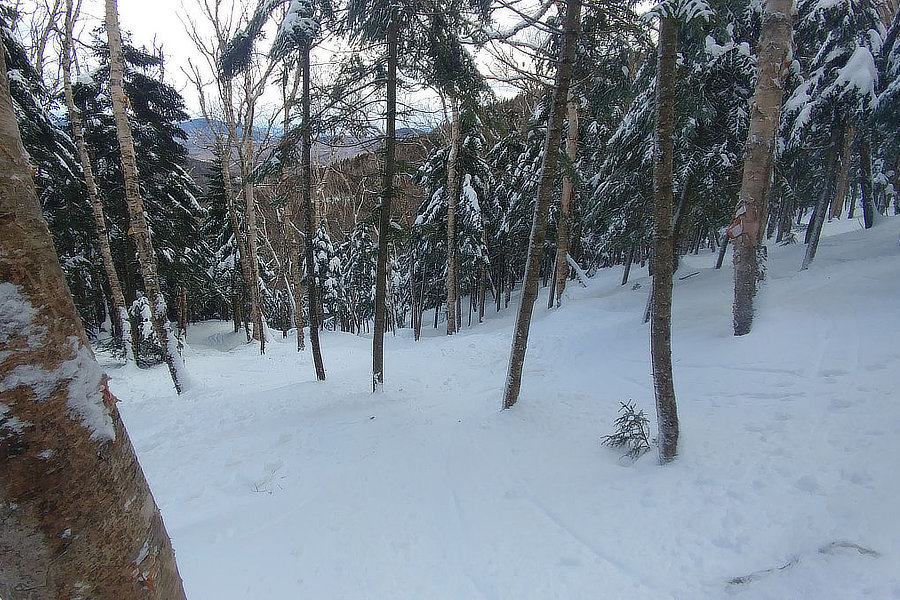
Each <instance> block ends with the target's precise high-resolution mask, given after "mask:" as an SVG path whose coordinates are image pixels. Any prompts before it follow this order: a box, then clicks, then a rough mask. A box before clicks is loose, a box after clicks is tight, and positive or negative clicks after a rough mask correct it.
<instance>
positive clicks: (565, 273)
mask: <svg viewBox="0 0 900 600" xmlns="http://www.w3.org/2000/svg"><path fill="white" fill-rule="evenodd" d="M566 112H567V121H568V130H567V131H566V157H567V158H568V163H569V164H568V165H567V168H566V172H565V173H564V174H563V180H562V194H561V195H560V197H559V217H558V218H557V221H556V277H555V279H554V284H553V288H552V289H551V290H550V303H551V306H552V303H553V298H554V297H555V298H556V305H557V306H559V305H560V304H561V303H562V295H563V292H565V291H566V281H567V280H568V278H569V263H568V261H566V255H567V254H568V252H569V235H570V233H571V231H572V221H573V218H572V210H573V206H574V204H575V185H574V182H573V181H572V177H571V172H572V171H574V169H575V158H576V157H577V156H578V103H577V101H576V99H575V96H574V94H573V93H572V90H571V89H570V90H569V96H568V101H567V105H566Z"/></svg>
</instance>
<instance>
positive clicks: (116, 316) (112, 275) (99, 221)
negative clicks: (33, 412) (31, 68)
mask: <svg viewBox="0 0 900 600" xmlns="http://www.w3.org/2000/svg"><path fill="white" fill-rule="evenodd" d="M75 18H76V15H75V14H74V11H73V7H72V0H66V23H65V27H66V31H65V35H64V36H63V47H62V52H61V53H60V60H61V61H62V64H61V65H60V67H61V69H62V76H63V91H64V94H65V97H66V110H67V111H68V113H69V121H70V122H71V124H72V136H73V137H74V138H75V146H76V147H77V148H78V160H79V161H80V163H81V169H82V172H83V173H84V184H85V187H86V188H87V192H88V199H89V200H90V202H91V212H92V213H93V215H94V226H95V227H96V228H97V243H98V245H99V246H100V262H101V264H102V266H103V272H104V274H105V275H106V281H107V283H109V294H110V300H112V308H113V310H112V313H113V314H112V323H113V330H114V331H113V333H114V335H115V336H116V337H118V338H119V339H120V340H121V343H122V348H123V350H124V352H125V362H126V363H128V362H132V361H134V360H135V357H134V348H133V346H132V343H131V342H132V338H131V320H130V319H129V318H128V307H127V306H126V304H125V294H123V293H122V285H121V284H120V283H119V275H118V273H116V266H115V263H114V262H113V257H112V249H111V248H110V246H109V234H108V232H107V229H106V216H105V215H104V214H103V203H102V202H101V201H100V194H99V193H98V191H97V183H96V181H95V180H94V170H93V167H92V165H91V157H90V155H89V154H88V151H87V146H86V145H85V142H84V128H83V125H82V121H81V113H80V112H79V110H78V109H77V108H76V106H75V96H74V94H73V93H72V73H71V70H72V52H73V50H72V30H73V28H74V26H75Z"/></svg>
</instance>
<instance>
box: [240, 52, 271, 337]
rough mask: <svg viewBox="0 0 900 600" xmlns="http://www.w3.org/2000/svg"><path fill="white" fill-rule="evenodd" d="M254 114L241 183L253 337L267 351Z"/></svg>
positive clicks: (249, 122)
mask: <svg viewBox="0 0 900 600" xmlns="http://www.w3.org/2000/svg"><path fill="white" fill-rule="evenodd" d="M244 78H245V83H244V85H245V88H248V89H249V86H250V70H249V69H248V70H247V71H245V72H244ZM253 115H254V110H253V108H252V107H250V108H248V109H247V118H246V119H245V123H244V138H245V139H244V144H243V148H242V150H241V155H240V162H241V187H242V188H243V192H244V226H245V228H246V229H247V255H248V256H247V258H248V260H249V262H250V281H248V282H247V287H248V288H249V290H250V318H251V319H252V320H253V339H255V340H259V353H260V354H265V353H266V332H265V329H264V327H263V322H264V319H263V311H262V301H261V298H260V293H259V243H258V241H257V235H258V231H257V227H256V194H255V190H254V186H253V183H252V182H251V181H250V175H251V168H250V162H251V158H252V156H253V134H252V130H253Z"/></svg>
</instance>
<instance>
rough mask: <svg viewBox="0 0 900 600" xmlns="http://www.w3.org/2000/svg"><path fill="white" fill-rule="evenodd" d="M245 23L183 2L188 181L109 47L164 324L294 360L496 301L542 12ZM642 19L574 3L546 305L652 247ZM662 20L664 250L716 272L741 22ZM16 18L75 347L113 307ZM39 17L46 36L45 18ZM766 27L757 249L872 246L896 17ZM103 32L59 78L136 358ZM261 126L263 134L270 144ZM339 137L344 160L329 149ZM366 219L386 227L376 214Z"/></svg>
mask: <svg viewBox="0 0 900 600" xmlns="http://www.w3.org/2000/svg"><path fill="white" fill-rule="evenodd" d="M211 6H213V7H217V10H213V9H210V7H211ZM204 7H205V8H204ZM250 8H251V9H255V12H250V13H249V15H246V16H244V17H240V15H241V14H243V13H242V12H241V11H240V10H237V9H234V10H235V12H234V13H233V15H234V17H233V18H230V17H229V18H226V17H225V14H226V13H228V14H232V13H230V12H228V11H231V10H232V8H231V5H230V3H229V4H227V5H226V4H225V3H211V4H210V3H205V4H198V5H197V6H193V7H192V6H187V7H186V10H187V11H188V14H189V15H190V17H191V20H192V21H191V22H192V23H193V25H194V27H195V29H196V31H200V30H202V29H203V28H204V27H205V28H207V29H210V30H211V31H213V32H214V34H215V35H213V36H211V37H210V38H209V39H206V38H203V37H202V36H201V34H199V33H196V34H195V42H196V44H197V55H198V56H199V57H200V59H198V60H196V61H195V62H194V63H192V65H194V66H192V69H193V70H192V72H191V73H190V78H191V81H192V83H193V84H195V87H196V89H197V92H198V94H199V95H200V97H201V98H202V110H203V116H204V117H205V118H206V121H207V124H208V126H209V128H210V130H211V131H212V133H213V135H212V140H211V149H212V150H213V151H214V154H215V157H216V158H215V161H214V162H213V164H211V165H209V166H208V168H207V169H206V171H205V172H197V171H195V172H193V173H189V172H188V171H187V169H186V167H185V165H186V161H187V152H186V150H185V149H184V146H183V145H182V143H181V142H182V141H183V139H184V133H183V132H182V130H181V129H179V127H178V124H179V123H180V122H182V121H184V120H185V119H187V116H188V115H187V114H186V112H185V107H184V101H183V99H182V98H181V97H180V95H179V94H178V92H177V91H176V90H175V89H174V88H173V87H171V86H170V85H168V84H166V83H165V82H164V81H165V79H164V77H163V75H164V68H165V60H164V55H163V53H162V51H161V49H153V50H149V51H148V50H146V49H138V48H134V47H131V46H128V45H127V43H126V49H125V53H124V55H125V71H124V74H125V90H126V95H127V98H128V101H129V107H128V110H129V116H130V118H131V127H132V131H133V135H134V143H135V147H136V150H137V155H138V157H139V165H138V170H139V174H140V191H141V194H142V196H143V199H144V206H145V212H146V215H147V219H148V225H149V229H150V234H151V235H152V238H153V244H154V247H155V250H156V258H157V261H158V263H159V264H158V268H159V280H160V285H161V288H162V293H163V295H164V296H165V299H166V305H167V306H168V318H169V319H171V320H172V321H174V322H176V323H180V329H181V330H183V328H184V325H185V323H186V322H187V321H188V320H200V319H208V318H223V319H232V320H233V321H234V324H235V330H238V329H241V328H243V329H244V330H245V331H246V332H247V337H248V340H250V339H256V340H259V341H260V343H261V345H262V349H263V350H264V342H265V332H266V331H267V330H268V329H269V328H271V329H274V330H281V331H283V332H287V331H288V330H290V329H298V328H299V329H298V331H299V335H298V347H300V348H303V347H304V344H305V340H304V337H303V336H304V332H303V327H304V326H308V325H309V324H310V323H314V324H315V327H316V328H329V329H335V330H340V331H347V332H355V333H362V332H375V333H376V337H377V336H378V335H380V334H383V332H384V330H388V331H390V330H395V329H397V328H402V327H412V328H413V329H414V330H415V336H416V338H418V336H419V334H420V332H421V329H422V327H446V329H447V332H448V333H454V332H455V331H457V330H458V329H459V328H460V327H465V326H470V325H474V324H476V323H477V322H479V321H480V320H481V319H482V317H483V315H484V314H485V311H487V310H501V309H502V308H504V307H505V306H507V304H508V302H509V299H510V293H511V291H512V290H513V289H515V288H516V287H517V286H519V285H520V284H521V282H522V280H523V277H524V273H525V267H526V262H527V257H528V246H529V234H530V232H531V230H532V225H533V214H534V210H535V201H536V199H537V197H538V186H539V182H540V173H541V168H542V165H543V163H544V162H545V161H546V160H547V157H545V156H544V155H543V153H544V147H545V146H544V142H545V139H546V137H547V133H548V131H547V128H548V120H549V112H550V109H551V96H552V92H553V88H554V77H555V76H556V67H557V62H558V54H557V53H558V52H559V49H560V43H561V42H560V40H561V37H560V34H561V32H562V23H563V21H562V19H563V15H562V13H557V10H558V9H557V7H556V6H555V5H553V4H552V3H546V4H541V5H539V6H538V7H537V8H534V9H532V10H533V11H534V12H531V13H528V14H524V13H523V14H522V15H521V19H522V21H521V23H518V24H515V25H512V26H508V27H507V28H505V29H503V28H500V27H499V26H498V25H496V23H495V22H494V21H492V16H493V15H494V14H495V12H496V11H498V10H499V9H498V7H497V6H493V5H491V4H490V3H488V2H475V1H472V2H458V1H457V0H444V1H440V0H429V1H425V0H415V1H413V0H409V1H407V2H403V3H399V4H397V3H393V4H389V3H384V4H382V3H381V2H378V1H377V0H353V1H351V2H349V3H347V4H346V5H340V6H338V5H331V4H329V3H313V2H299V1H293V2H289V1H283V2H271V1H269V2H263V3H260V4H259V6H258V7H257V6H256V5H252V6H250ZM226 9H227V10H226ZM54 10H55V9H54ZM62 10H63V9H62V8H60V11H62ZM656 10H657V11H658V10H662V9H659V8H658V9H656ZM653 14H654V13H653V12H652V11H651V13H647V14H638V13H636V12H635V11H634V7H633V6H631V5H630V4H628V3H619V2H592V3H588V4H585V6H584V10H583V14H582V15H581V22H580V27H579V32H578V36H577V46H576V48H575V51H574V59H573V65H572V76H571V86H570V88H569V91H568V95H567V106H566V110H565V119H564V126H563V130H562V133H561V135H562V138H563V139H562V140H561V143H560V144H559V152H558V156H556V157H551V159H552V160H554V161H556V165H557V167H558V168H557V169H556V173H555V175H554V178H553V182H552V197H553V202H552V204H551V206H550V210H549V214H548V222H547V226H546V232H547V234H546V237H545V239H544V241H543V244H542V248H540V254H539V256H540V265H539V267H540V268H539V273H540V280H541V282H542V284H543V286H544V287H546V288H549V289H550V292H549V296H550V297H549V303H550V304H551V305H553V304H557V303H559V302H560V301H561V300H562V299H563V294H562V292H563V289H564V287H565V285H566V281H567V279H568V278H570V277H572V276H573V272H572V268H571V266H570V263H572V264H574V265H575V266H578V267H579V269H581V270H583V271H586V272H587V273H588V274H591V273H592V272H594V271H596V270H597V269H600V268H605V267H610V266H613V265H620V264H624V265H625V273H626V274H625V277H624V278H623V283H625V281H627V278H628V271H629V269H630V267H631V264H632V263H633V262H637V261H640V262H641V263H642V264H643V263H644V262H645V261H646V260H648V259H649V258H650V257H651V255H652V242H653V231H654V228H653V222H652V221H653V203H652V199H653V191H654V179H653V160H654V148H655V139H656V132H655V129H654V127H655V124H656V118H657V117H656V110H657V103H656V95H657V81H658V77H657V64H658V51H657V47H656V43H657V42H656V40H657V37H656V33H655V30H656V25H655V21H654V19H653V18H649V17H650V16H652V15H653ZM677 14H678V15H679V17H678V19H677V20H678V23H677V26H678V30H677V48H678V59H677V64H676V67H675V82H676V86H675V90H676V91H675V109H674V123H673V144H674V156H673V175H672V187H673V197H674V212H673V217H672V227H673V235H674V240H675V242H674V243H675V248H676V249H677V252H678V253H686V252H699V251H701V250H704V249H705V250H710V251H717V252H720V261H719V263H720V264H721V263H722V258H724V256H725V247H726V245H727V244H728V242H729V232H730V233H731V235H732V236H734V235H740V231H739V229H740V228H739V227H738V226H739V225H742V222H741V218H742V213H741V211H740V210H737V211H736V208H735V207H736V206H737V207H740V206H741V203H740V201H739V192H740V189H741V181H742V176H743V168H744V156H745V149H746V147H747V138H748V129H749V124H750V121H751V119H752V117H753V110H754V108H753V106H754V105H752V104H751V101H752V99H753V96H754V93H755V86H756V80H757V73H758V69H759V64H758V62H759V59H758V57H759V53H758V44H759V39H760V31H761V27H762V21H763V7H762V5H761V4H760V3H757V2H749V1H746V0H721V1H717V2H703V1H700V0H697V1H694V2H684V3H680V4H678V11H677ZM27 16H28V15H22V14H17V13H15V12H14V11H13V10H12V9H4V12H3V19H4V23H5V26H4V27H3V41H4V45H5V47H6V51H7V63H8V68H9V76H10V82H11V89H12V95H13V98H14V105H15V110H16V114H17V116H18V118H19V123H20V127H21V129H22V132H23V138H24V141H25V145H26V148H27V150H28V152H29V154H30V156H31V159H32V162H33V163H34V167H35V175H36V180H37V182H38V185H39V188H40V198H41V202H42V206H43V208H44V212H45V215H46V217H47V219H48V222H49V223H50V228H51V231H52V233H53V237H54V241H55V243H56V247H57V251H58V253H59V255H60V259H61V262H62V264H63V267H64V270H65V273H66V276H67V278H68V281H69V285H70V288H71V290H72V293H73V296H74V297H75V299H76V304H77V306H78V309H79V312H80V313H81V315H82V319H83V320H84V323H85V327H86V329H87V330H88V332H89V333H90V334H91V335H93V336H98V335H99V334H100V332H101V331H103V330H109V329H112V328H114V327H113V325H114V324H113V323H112V321H114V320H115V319H112V318H110V317H109V315H115V309H114V307H113V306H112V302H111V297H112V294H111V291H110V285H109V282H108V280H107V279H108V278H107V276H106V275H105V274H104V270H103V268H102V265H101V260H100V255H101V248H100V245H99V243H98V226H97V221H96V218H94V216H93V215H92V209H91V204H90V202H89V201H88V197H89V194H88V190H87V188H86V184H85V177H84V175H85V173H84V168H83V166H82V164H81V162H79V161H78V160H77V159H76V157H77V156H78V152H77V150H76V148H75V142H74V137H73V135H72V130H71V125H72V122H71V119H69V118H68V117H67V115H68V110H67V109H66V106H65V103H64V102H63V94H62V90H61V87H62V81H61V78H59V79H60V81H55V80H54V79H53V76H52V75H49V76H48V75H47V73H48V72H49V71H51V70H50V69H48V68H47V64H46V63H47V61H48V59H47V56H48V54H49V53H50V52H49V50H48V48H50V46H48V45H46V44H45V46H44V47H43V48H37V47H35V43H34V42H32V43H30V44H29V45H28V46H27V47H26V46H25V45H23V44H22V43H20V42H19V41H18V39H17V35H16V33H14V31H15V29H16V27H17V26H18V27H23V26H24V25H23V24H24V23H26V22H28V19H27V18H26V17H27ZM46 16H47V18H48V19H50V20H55V21H56V22H58V23H60V24H61V23H63V22H64V21H65V19H66V15H65V14H64V12H59V13H56V12H53V13H52V14H48V15H46ZM77 17H78V15H77V14H75V15H73V14H70V15H69V19H77ZM31 18H32V21H33V19H34V16H33V15H31ZM787 18H790V19H791V20H792V21H791V22H792V34H793V48H794V50H793V54H792V56H791V57H790V61H789V63H788V68H787V73H786V76H785V83H784V90H783V94H782V95H783V99H782V107H781V110H780V123H779V125H778V127H777V131H778V133H777V139H776V143H775V151H774V156H773V157H772V159H773V162H772V165H773V168H772V170H771V173H772V175H771V176H770V177H771V181H770V182H769V183H768V185H767V195H766V204H767V207H768V210H767V212H768V215H767V218H766V219H765V222H764V226H763V231H764V240H763V242H764V241H765V240H772V241H774V242H777V243H795V242H796V243H800V242H803V243H807V244H808V245H809V252H808V253H807V260H806V261H805V262H804V266H808V265H809V263H810V262H811V261H812V258H813V257H814V255H815V248H816V245H817V243H818V236H819V234H820V232H821V226H822V223H823V221H824V220H826V219H835V218H853V217H856V216H858V215H861V216H862V217H863V219H864V223H865V226H866V227H870V226H872V224H873V223H875V222H876V220H877V218H878V215H879V214H882V215H883V214H887V213H889V212H893V213H897V212H900V200H898V191H900V139H898V132H900V122H898V115H900V110H898V90H900V42H898V40H897V37H898V30H900V24H898V18H897V17H896V6H894V5H893V4H891V2H890V1H888V2H882V3H878V2H875V1H874V0H863V1H862V2H849V1H845V2H834V1H827V2H825V1H821V0H804V1H801V2H799V3H798V5H797V14H796V15H790V16H788V17H787ZM267 23H268V25H267ZM398 23H403V24H404V25H403V26H402V27H400V26H399V25H398ZM125 25H126V26H127V25H128V24H125ZM267 27H269V28H271V27H277V32H276V34H275V36H274V38H273V39H274V42H273V43H272V44H268V43H267V42H264V41H261V39H262V37H263V35H262V34H263V33H264V32H265V31H266V28H267ZM62 29H63V27H62V25H60V30H62ZM325 38H329V39H334V38H340V39H342V40H344V41H345V43H346V44H348V45H349V47H350V48H353V49H355V50H356V51H355V52H353V53H349V57H350V58H347V59H345V60H343V62H341V63H340V64H339V65H338V66H337V67H336V68H332V69H329V70H327V72H326V71H324V70H322V69H316V61H317V60H321V57H319V55H317V54H315V48H316V46H317V44H319V43H320V42H321V40H323V39H325ZM32 39H33V36H32ZM105 39H106V38H105V36H104V35H102V32H98V33H96V34H94V36H93V37H92V38H91V39H88V40H80V41H79V43H78V44H77V45H76V49H77V51H78V52H80V53H81V56H80V58H78V57H76V58H78V60H76V61H75V64H79V65H83V67H82V71H81V73H80V74H77V73H75V74H73V83H72V92H73V98H74V103H75V109H76V110H77V111H78V113H79V114H80V115H81V118H82V121H83V123H84V140H85V143H86V145H87V149H88V154H89V155H90V157H91V160H92V162H93V171H94V173H93V174H94V179H95V182H96V187H97V190H98V194H99V198H100V201H101V202H102V208H103V211H104V215H105V217H104V218H105V229H106V231H105V233H106V235H108V238H109V245H110V248H111V254H112V261H113V266H114V268H115V271H116V272H117V273H118V274H119V278H120V279H121V287H122V291H123V294H124V297H125V301H126V304H127V306H128V307H129V315H130V319H131V320H130V326H131V328H132V329H133V331H134V336H133V339H134V340H135V342H136V345H137V348H138V353H137V354H138V359H139V360H142V361H152V360H154V357H156V356H158V355H159V353H160V348H159V342H158V341H157V340H156V339H155V338H154V336H153V335H152V331H151V329H152V328H151V327H150V326H149V325H150V323H149V321H150V319H149V317H148V311H147V310H146V308H147V307H146V297H145V294H144V286H143V283H142V279H141V270H140V265H139V263H138V260H137V258H136V257H137V249H136V248H135V244H134V240H133V235H132V233H133V232H132V231H131V227H130V225H129V219H128V214H127V211H126V210H125V206H126V203H125V198H124V189H123V187H122V183H121V182H122V173H121V163H120V158H119V148H118V145H117V144H116V143H115V134H114V128H115V124H114V122H113V116H112V110H111V106H110V97H109V91H108V83H107V82H108V73H109V67H108V56H109V52H108V49H107V45H106V41H105ZM475 52H481V53H482V54H483V55H488V56H491V57H492V60H493V64H494V65H495V71H494V73H493V74H492V76H491V77H488V76H486V75H485V74H484V73H483V72H482V71H481V70H479V68H477V66H476V62H475V60H474V58H473V56H474V53H475ZM317 57H319V58H317ZM523 64H524V65H526V66H525V67H523V66H522V65H523ZM201 65H202V66H201ZM57 78H58V77H57ZM392 78H393V79H392ZM497 79H503V80H504V83H505V84H507V85H510V84H513V85H518V86H519V87H520V88H521V91H520V92H519V94H518V95H517V97H516V98H515V99H514V100H508V101H501V100H499V99H497V98H496V97H495V96H494V95H493V93H492V92H491V83H492V81H496V80H497ZM391 82H393V85H394V86H395V88H394V92H393V95H394V96H393V102H394V104H393V105H392V104H390V102H391V101H392V100H391V91H390V89H389V88H390V86H391V84H392V83H391ZM398 87H399V90H400V96H401V101H400V103H399V104H398V103H397V88H398ZM267 89H268V90H271V89H280V90H281V97H282V99H283V101H282V103H281V105H280V106H277V107H276V109H275V111H274V113H273V114H274V116H272V117H270V118H269V120H268V128H269V133H270V134H269V135H268V136H266V135H263V136H262V137H261V138H258V137H257V136H256V135H255V133H254V132H255V131H256V129H255V127H256V128H259V127H262V128H263V129H266V126H262V125H260V123H262V122H263V119H261V118H260V116H259V115H260V113H261V112H262V110H261V102H262V100H261V98H262V97H263V95H264V91H265V90H267ZM423 89H424V90H430V93H431V94H432V95H433V96H434V97H436V98H439V99H440V100H441V104H442V106H443V112H442V117H441V118H440V119H438V122H437V124H436V126H434V127H433V128H432V129H431V130H430V131H425V130H424V129H423V128H419V129H418V130H408V131H406V132H405V133H404V134H403V135H401V136H397V135H396V134H395V133H394V132H392V131H391V129H396V125H394V124H390V123H389V125H387V126H386V125H385V121H384V120H383V119H384V116H385V114H387V116H388V121H390V119H391V118H394V119H396V115H397V112H398V106H399V112H400V115H401V118H402V119H404V120H405V122H415V117H414V115H413V113H414V112H415V111H416V108H417V107H416V106H415V100H416V98H417V97H421V94H422V92H421V90H423ZM404 102H405V104H404ZM392 111H393V115H394V116H393V117H391V112H392ZM270 112H271V111H270ZM272 126H277V129H279V130H280V131H283V135H278V136H276V135H271V131H272V130H273V129H272ZM391 134H393V135H391ZM344 143H350V144H351V145H352V144H353V143H356V144H361V147H362V151H361V152H359V153H357V154H356V155H355V156H351V157H349V158H347V157H342V154H343V155H345V154H346V153H347V152H346V151H342V150H340V149H339V147H340V146H341V144H344ZM313 145H314V146H315V148H316V149H317V150H316V156H315V158H314V159H311V158H310V149H311V148H312V147H313ZM329 145H331V147H332V150H331V151H330V152H329V151H327V150H322V149H323V148H328V147H329ZM304 156H305V158H304ZM201 178H202V181H201ZM197 181H201V183H202V184H203V185H202V187H201V186H198V185H197ZM201 189H203V190H205V191H204V192H201ZM388 205H390V213H389V216H390V217H391V218H390V219H387V217H384V218H383V217H382V213H383V212H384V211H383V210H382V207H384V206H388ZM729 226H731V228H730V229H729ZM799 266H800V265H798V267H799ZM311 273H314V276H313V277H311V276H310V274H311ZM376 323H377V324H378V325H377V327H376ZM376 330H377V331H376ZM181 333H183V331H181ZM120 345H121V344H120ZM376 352H377V351H376ZM323 372H324V371H323ZM376 378H377V375H376Z"/></svg>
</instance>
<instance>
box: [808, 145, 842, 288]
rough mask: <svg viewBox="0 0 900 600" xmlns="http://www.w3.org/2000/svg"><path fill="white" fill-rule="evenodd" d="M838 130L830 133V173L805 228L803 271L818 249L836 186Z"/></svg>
mask: <svg viewBox="0 0 900 600" xmlns="http://www.w3.org/2000/svg"><path fill="white" fill-rule="evenodd" d="M840 135H841V134H840V132H839V131H838V130H837V129H835V130H833V131H832V134H831V149H830V150H829V151H828V158H827V164H826V166H825V172H826V173H829V174H831V175H830V177H829V179H828V181H827V182H826V186H825V189H824V190H823V191H822V195H821V197H820V198H819V201H818V203H817V204H816V206H815V208H814V210H813V214H812V216H811V217H810V219H809V225H808V226H807V228H806V255H805V256H804V257H803V264H802V265H801V266H800V270H801V271H805V270H806V269H808V268H809V265H810V264H812V261H813V260H814V259H815V258H816V251H817V250H818V249H819V238H820V237H821V235H822V227H823V226H824V224H825V218H826V217H827V216H828V206H829V204H830V200H831V198H833V195H832V194H834V193H835V192H834V190H835V188H837V186H838V181H837V174H836V173H837V166H838V165H837V162H838V152H839V147H840V145H841V143H840Z"/></svg>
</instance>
